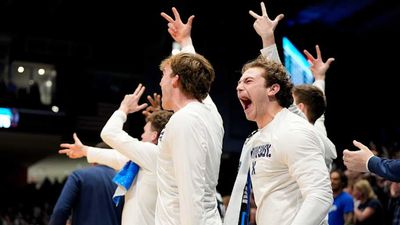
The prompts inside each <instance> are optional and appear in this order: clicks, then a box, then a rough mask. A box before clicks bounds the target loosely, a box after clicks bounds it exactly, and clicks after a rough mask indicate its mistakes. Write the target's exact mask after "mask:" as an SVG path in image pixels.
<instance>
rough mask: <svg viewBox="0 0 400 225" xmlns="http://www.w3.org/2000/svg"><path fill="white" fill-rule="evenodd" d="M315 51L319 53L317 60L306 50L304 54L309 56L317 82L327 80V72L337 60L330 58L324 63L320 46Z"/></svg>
mask: <svg viewBox="0 0 400 225" xmlns="http://www.w3.org/2000/svg"><path fill="white" fill-rule="evenodd" d="M315 50H316V51H317V58H314V56H313V55H311V54H310V53H309V52H308V51H307V50H304V54H305V55H306V56H307V59H308V62H309V63H310V69H311V72H312V74H313V76H314V78H315V80H325V74H326V71H327V70H328V69H329V66H330V65H331V63H332V62H333V61H335V59H334V58H329V59H328V60H326V62H324V61H323V60H322V55H321V50H320V49H319V46H318V45H316V46H315Z"/></svg>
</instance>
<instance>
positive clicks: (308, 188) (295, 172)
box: [243, 108, 333, 225]
mask: <svg viewBox="0 0 400 225" xmlns="http://www.w3.org/2000/svg"><path fill="white" fill-rule="evenodd" d="M322 146H323V143H322V140H321V139H320V138H319V135H318V134H317V131H316V130H315V128H314V127H313V126H312V125H311V124H310V123H308V122H307V121H306V120H304V119H302V118H300V117H299V116H297V115H295V114H293V113H291V112H290V111H289V110H287V109H285V108H284V109H282V110H281V111H280V112H279V113H278V114H277V115H276V116H275V118H274V119H273V120H272V122H270V123H269V124H268V125H267V126H266V127H264V128H262V129H260V130H259V131H258V132H257V133H256V134H254V135H253V136H252V137H251V138H250V139H249V141H248V142H247V143H246V144H245V146H244V151H243V152H247V153H249V154H250V175H251V181H252V185H253V192H254V198H255V202H256V205H257V213H256V222H257V224H269V225H278V224H279V225H289V224H291V225H295V224H296V225H308V224H310V225H318V224H320V223H321V222H322V221H323V220H324V219H325V217H326V215H327V213H328V210H329V207H330V206H331V205H332V201H333V199H332V188H331V182H330V179H329V173H328V170H327V168H326V166H325V163H324V159H323V156H322V152H321V150H320V149H321V148H322Z"/></svg>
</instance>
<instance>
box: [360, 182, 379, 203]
mask: <svg viewBox="0 0 400 225" xmlns="http://www.w3.org/2000/svg"><path fill="white" fill-rule="evenodd" d="M354 189H356V190H358V191H359V192H361V197H363V198H366V199H376V198H377V197H376V194H375V192H374V190H372V187H371V184H370V183H369V182H368V180H365V179H361V180H359V181H357V182H356V183H355V184H354Z"/></svg>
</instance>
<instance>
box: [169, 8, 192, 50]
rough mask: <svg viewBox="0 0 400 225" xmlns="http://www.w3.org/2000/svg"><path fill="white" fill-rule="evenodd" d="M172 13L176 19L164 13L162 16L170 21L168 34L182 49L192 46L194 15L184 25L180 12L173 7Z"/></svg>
mask: <svg viewBox="0 0 400 225" xmlns="http://www.w3.org/2000/svg"><path fill="white" fill-rule="evenodd" d="M172 13H173V14H174V17H175V19H172V17H171V16H169V15H168V14H166V13H164V12H162V13H161V16H162V17H163V18H164V19H166V20H167V21H168V33H169V34H170V35H171V37H172V38H173V39H174V40H175V41H176V42H178V43H179V44H180V45H181V46H182V47H183V46H187V45H192V39H191V36H190V35H191V31H192V23H193V19H194V15H191V16H190V17H189V19H188V21H187V22H186V23H183V22H182V20H181V17H180V15H179V12H178V10H177V9H176V8H175V7H172Z"/></svg>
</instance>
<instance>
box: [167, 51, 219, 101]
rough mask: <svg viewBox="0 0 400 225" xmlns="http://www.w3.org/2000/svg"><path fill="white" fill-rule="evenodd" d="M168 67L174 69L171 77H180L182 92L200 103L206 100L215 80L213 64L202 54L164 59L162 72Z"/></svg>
mask: <svg viewBox="0 0 400 225" xmlns="http://www.w3.org/2000/svg"><path fill="white" fill-rule="evenodd" d="M166 65H170V66H171V69H172V74H171V76H174V75H179V80H180V85H181V90H182V92H183V93H184V94H185V95H187V96H188V97H192V98H195V99H197V100H199V101H202V100H203V99H205V98H206V97H207V95H208V93H209V92H210V88H211V84H212V82H213V81H214V79H215V72H214V68H213V67H212V65H211V63H210V62H209V61H208V60H207V59H206V58H204V56H202V55H200V54H192V53H179V54H176V55H171V56H169V57H168V58H166V59H164V60H163V61H162V62H161V64H160V69H161V70H162V69H163V68H164V67H165V66H166Z"/></svg>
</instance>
